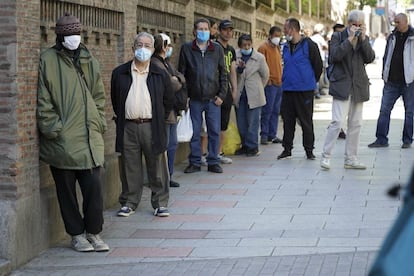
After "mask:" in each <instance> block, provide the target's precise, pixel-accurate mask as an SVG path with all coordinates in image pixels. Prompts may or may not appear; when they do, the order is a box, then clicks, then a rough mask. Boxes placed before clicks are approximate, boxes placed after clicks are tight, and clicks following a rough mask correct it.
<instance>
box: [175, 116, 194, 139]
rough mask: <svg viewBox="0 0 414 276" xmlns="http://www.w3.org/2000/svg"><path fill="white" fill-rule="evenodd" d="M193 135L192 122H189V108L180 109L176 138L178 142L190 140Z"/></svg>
mask: <svg viewBox="0 0 414 276" xmlns="http://www.w3.org/2000/svg"><path fill="white" fill-rule="evenodd" d="M191 137H193V124H192V123H191V116H190V109H188V110H187V111H184V110H183V111H181V119H180V120H179V121H178V124H177V140H178V142H179V143H182V142H190V140H191Z"/></svg>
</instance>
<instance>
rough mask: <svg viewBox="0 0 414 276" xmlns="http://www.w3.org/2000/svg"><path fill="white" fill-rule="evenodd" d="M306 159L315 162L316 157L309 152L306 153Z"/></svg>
mask: <svg viewBox="0 0 414 276" xmlns="http://www.w3.org/2000/svg"><path fill="white" fill-rule="evenodd" d="M306 159H308V160H315V159H316V157H315V155H314V154H313V152H312V151H307V152H306Z"/></svg>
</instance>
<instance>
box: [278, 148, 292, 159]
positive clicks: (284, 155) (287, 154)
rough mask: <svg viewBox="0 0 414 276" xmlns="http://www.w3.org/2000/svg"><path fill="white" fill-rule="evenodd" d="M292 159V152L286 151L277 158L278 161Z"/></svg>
mask: <svg viewBox="0 0 414 276" xmlns="http://www.w3.org/2000/svg"><path fill="white" fill-rule="evenodd" d="M287 158H292V152H291V151H287V150H284V151H282V153H281V154H280V155H279V156H278V157H277V160H281V159H287Z"/></svg>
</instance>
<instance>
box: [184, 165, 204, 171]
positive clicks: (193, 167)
mask: <svg viewBox="0 0 414 276" xmlns="http://www.w3.org/2000/svg"><path fill="white" fill-rule="evenodd" d="M199 171H201V168H200V166H196V165H193V164H190V165H188V167H187V168H185V170H184V173H194V172H199Z"/></svg>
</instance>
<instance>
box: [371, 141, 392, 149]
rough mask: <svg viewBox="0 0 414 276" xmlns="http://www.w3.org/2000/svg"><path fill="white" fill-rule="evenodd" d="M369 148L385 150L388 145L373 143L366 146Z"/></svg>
mask: <svg viewBox="0 0 414 276" xmlns="http://www.w3.org/2000/svg"><path fill="white" fill-rule="evenodd" d="M368 147H369V148H386V147H388V143H385V144H381V143H380V142H378V141H375V142H374V143H371V144H369V145H368Z"/></svg>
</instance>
